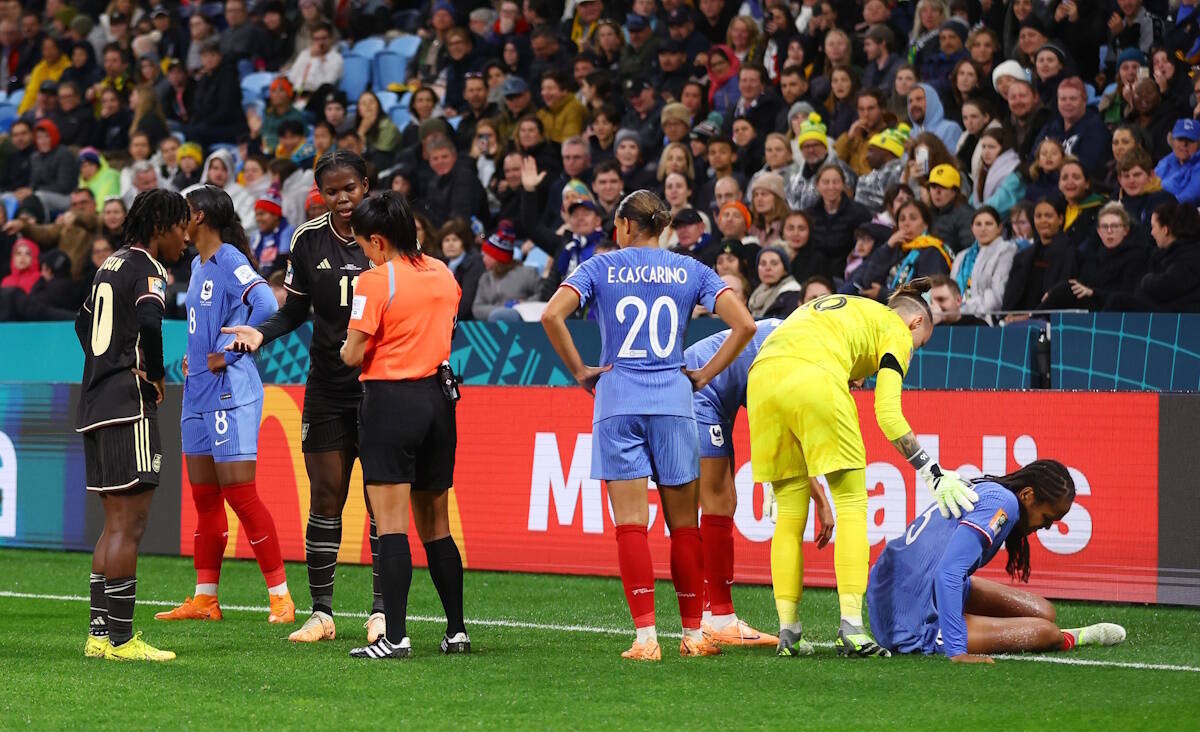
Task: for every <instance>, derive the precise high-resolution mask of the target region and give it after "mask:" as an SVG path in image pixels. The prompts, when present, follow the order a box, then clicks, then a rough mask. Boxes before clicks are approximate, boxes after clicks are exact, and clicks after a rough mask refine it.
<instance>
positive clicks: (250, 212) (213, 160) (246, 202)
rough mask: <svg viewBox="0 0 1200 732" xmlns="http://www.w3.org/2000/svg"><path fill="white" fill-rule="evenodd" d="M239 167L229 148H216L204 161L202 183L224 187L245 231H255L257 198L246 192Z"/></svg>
mask: <svg viewBox="0 0 1200 732" xmlns="http://www.w3.org/2000/svg"><path fill="white" fill-rule="evenodd" d="M236 175H237V168H236V167H235V166H234V164H233V155H232V154H231V153H230V152H229V151H228V150H214V151H213V152H212V154H210V155H209V156H208V160H206V161H205V163H204V172H203V173H202V174H201V176H200V182H201V183H209V184H211V185H214V186H216V187H217V188H220V189H222V190H223V191H225V192H226V193H228V194H229V197H230V198H231V199H232V200H233V208H234V210H236V211H237V214H238V219H240V220H241V222H242V230H243V231H254V230H255V229H256V228H257V223H258V222H257V221H256V219H255V217H254V203H255V200H254V199H253V198H252V197H251V196H250V195H249V194H248V193H246V189H245V188H243V187H242V186H241V185H239V184H238V182H237V180H236Z"/></svg>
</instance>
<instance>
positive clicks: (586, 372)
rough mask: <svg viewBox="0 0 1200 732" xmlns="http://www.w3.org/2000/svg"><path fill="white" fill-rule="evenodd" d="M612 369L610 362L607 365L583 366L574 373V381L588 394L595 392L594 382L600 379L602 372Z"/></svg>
mask: <svg viewBox="0 0 1200 732" xmlns="http://www.w3.org/2000/svg"><path fill="white" fill-rule="evenodd" d="M609 371H612V364H609V365H607V366H584V367H583V368H582V369H581V370H580V371H579V373H577V374H575V381H576V382H578V383H579V385H580V386H582V387H583V388H584V389H587V393H588V394H595V393H596V382H597V381H599V380H600V376H601V375H602V374H605V373H608V372H609Z"/></svg>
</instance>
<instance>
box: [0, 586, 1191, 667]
mask: <svg viewBox="0 0 1200 732" xmlns="http://www.w3.org/2000/svg"><path fill="white" fill-rule="evenodd" d="M5 597H8V598H13V599H16V600H51V601H55V602H90V601H91V598H90V597H85V596H83V595H45V594H38V593H33V592H12V591H9V590H0V598H5ZM138 604H140V605H151V606H154V607H175V606H176V605H178V604H179V603H178V602H176V601H173V600H138ZM221 610H222V611H230V610H232V611H234V612H250V613H265V612H270V608H267V607H259V606H257V605H222V606H221ZM337 614H338V615H339V616H341V617H347V618H366V617H367V613H343V612H339V613H337ZM408 620H409V621H410V622H414V623H443V622H445V621H446V618H444V617H442V616H440V615H409V616H408ZM466 622H467V623H468V624H470V625H481V626H484V627H491V628H521V629H525V630H550V631H555V632H559V633H592V634H596V635H624V636H628V635H629V634H630V631H629V628H605V627H602V626H597V625H557V624H554V623H531V622H527V621H524V620H505V619H502V618H499V619H498V618H487V619H483V618H467V620H466ZM659 635H660V636H662V637H663V638H679V637H681V634H680V633H659ZM813 645H814V646H817V647H818V648H833V643H829V642H824V641H817V642H814V643H813ZM994 658H999V659H1002V660H1005V661H1034V662H1037V663H1058V664H1064V665H1067V666H1102V667H1105V668H1128V669H1136V670H1139V671H1186V672H1192V673H1200V666H1176V665H1172V664H1166V663H1135V662H1129V661H1094V660H1090V659H1086V658H1064V657H1063V656H1035V655H1021V656H1012V655H1008V654H998V655H995V656H994Z"/></svg>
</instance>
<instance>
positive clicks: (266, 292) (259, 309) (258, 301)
mask: <svg viewBox="0 0 1200 732" xmlns="http://www.w3.org/2000/svg"><path fill="white" fill-rule="evenodd" d="M245 299H246V304H247V305H249V306H250V316H249V317H248V318H247V319H246V321H247V322H246V325H249V326H253V327H256V328H257V327H258V326H259V325H261V324H262V323H263V322H264V321H265V320H266V319H267V318H269V317H271V316H272V315H274V314H275V311H276V310H278V309H279V303H277V302H276V301H275V295H274V293H272V292H271V288H270V287H267V286H266V283H265V282H258V283H256V284H254V285H251V287H250V290H249V291H248V292H247V293H246V297H245Z"/></svg>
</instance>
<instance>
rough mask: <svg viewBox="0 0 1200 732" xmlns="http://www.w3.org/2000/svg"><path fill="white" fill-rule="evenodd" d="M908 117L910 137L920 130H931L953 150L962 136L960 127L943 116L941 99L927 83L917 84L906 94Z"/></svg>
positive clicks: (920, 131) (917, 133) (947, 147)
mask: <svg viewBox="0 0 1200 732" xmlns="http://www.w3.org/2000/svg"><path fill="white" fill-rule="evenodd" d="M908 118H909V120H911V121H912V131H911V133H910V137H916V136H917V135H919V134H921V133H922V132H932V133H933V134H935V135H937V136H938V139H940V140H941V141H942V142H944V143H945V144H946V149H948V150H953V149H955V147H957V145H958V138H960V137H962V132H963V130H962V127H961V126H960V125H959V124H958V123H957V122H954V121H952V120H948V119H946V118H945V111H944V110H943V108H942V100H941V98H940V97H939V96H938V93H937V91H936V90H935V89H934V88H933V87H932V86H930V85H929V84H924V83H921V84H917V85H916V86H915V87H913V90H912V91H911V92H909V94H908Z"/></svg>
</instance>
